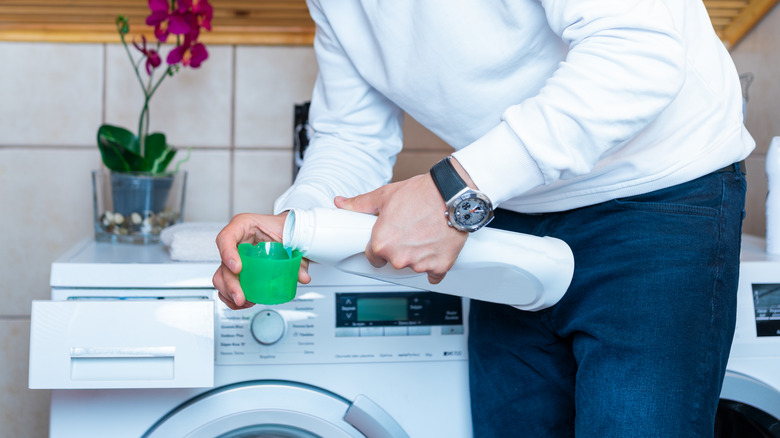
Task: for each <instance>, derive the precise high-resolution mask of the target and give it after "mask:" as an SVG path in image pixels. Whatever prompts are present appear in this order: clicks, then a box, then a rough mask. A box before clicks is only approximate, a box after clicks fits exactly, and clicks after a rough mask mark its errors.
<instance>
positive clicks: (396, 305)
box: [357, 297, 409, 321]
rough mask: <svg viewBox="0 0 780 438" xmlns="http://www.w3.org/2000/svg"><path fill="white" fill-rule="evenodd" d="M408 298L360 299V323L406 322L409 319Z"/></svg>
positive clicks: (358, 313)
mask: <svg viewBox="0 0 780 438" xmlns="http://www.w3.org/2000/svg"><path fill="white" fill-rule="evenodd" d="M408 309H409V306H408V305H407V301H406V298H400V297H395V298H359V299H358V300H357V320H358V321H406V320H407V319H409V312H408Z"/></svg>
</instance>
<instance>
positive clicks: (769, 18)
mask: <svg viewBox="0 0 780 438" xmlns="http://www.w3.org/2000/svg"><path fill="white" fill-rule="evenodd" d="M778 41H780V7H776V8H773V9H772V10H771V11H770V12H769V13H768V14H767V15H766V16H764V18H763V19H762V20H761V22H760V23H759V24H758V26H756V27H755V28H753V30H752V31H751V32H750V33H748V34H747V35H746V36H745V38H744V39H743V40H742V41H740V42H739V43H738V44H737V45H736V46H734V47H733V48H732V50H731V56H732V58H734V63H735V64H736V66H737V70H738V71H739V72H740V73H746V72H751V73H753V75H754V77H755V79H754V80H753V83H752V85H751V86H750V88H749V89H748V96H749V100H748V104H747V118H746V120H745V124H746V126H747V128H748V130H749V131H750V133H751V134H752V135H753V137H754V138H755V139H756V143H757V144H756V152H754V153H761V154H765V153H766V151H767V148H768V147H769V142H770V141H771V140H772V137H774V136H776V135H780V117H778V114H780V87H779V86H778V85H780V83H778V78H780V57H778V56H777V42H778Z"/></svg>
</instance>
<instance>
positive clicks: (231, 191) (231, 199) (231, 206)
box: [228, 45, 238, 217]
mask: <svg viewBox="0 0 780 438" xmlns="http://www.w3.org/2000/svg"><path fill="white" fill-rule="evenodd" d="M231 51H232V56H231V71H230V162H229V166H230V167H229V170H228V172H230V179H229V184H228V214H229V216H230V217H233V216H234V215H235V193H236V177H235V171H236V65H237V61H236V57H237V56H236V55H237V53H238V49H237V46H235V45H233V46H231Z"/></svg>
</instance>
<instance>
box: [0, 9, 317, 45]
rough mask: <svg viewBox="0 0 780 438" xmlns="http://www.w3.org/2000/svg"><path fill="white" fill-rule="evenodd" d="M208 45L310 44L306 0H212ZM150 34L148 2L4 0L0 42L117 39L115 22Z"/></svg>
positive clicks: (311, 31)
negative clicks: (123, 20) (121, 17)
mask: <svg viewBox="0 0 780 438" xmlns="http://www.w3.org/2000/svg"><path fill="white" fill-rule="evenodd" d="M210 3H211V4H212V6H213V7H214V18H213V21H212V31H211V32H204V33H202V34H201V35H202V36H201V38H202V39H203V41H204V42H206V43H210V44H269V45H308V44H311V42H312V40H313V39H314V23H313V22H312V20H311V18H310V16H309V11H308V8H307V7H306V2H305V0H211V2H210ZM120 14H121V15H124V16H126V17H127V18H128V20H129V21H130V30H131V33H133V34H136V35H138V34H140V33H145V34H147V35H148V36H151V35H150V34H151V28H149V26H146V24H145V21H146V17H147V16H148V15H149V7H148V3H147V0H111V1H104V0H103V1H101V0H0V41H2V40H6V41H62V42H105V43H114V42H119V36H118V35H117V33H116V27H115V25H114V21H115V20H116V17H117V16H118V15H120Z"/></svg>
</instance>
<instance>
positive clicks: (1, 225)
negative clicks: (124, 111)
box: [0, 148, 100, 315]
mask: <svg viewBox="0 0 780 438" xmlns="http://www.w3.org/2000/svg"><path fill="white" fill-rule="evenodd" d="M99 157H100V155H99V153H98V151H97V148H94V149H84V150H81V149H79V150H59V149H34V148H29V149H0V199H2V200H3V206H2V211H3V213H2V214H0V230H2V231H0V248H3V250H2V251H0V279H2V281H0V300H2V303H3V304H2V306H1V307H0V315H29V314H30V301H31V300H33V299H40V298H48V297H49V294H50V291H49V271H50V267H51V262H53V261H54V260H55V259H56V258H57V257H59V256H60V254H61V253H62V252H63V251H65V250H66V249H68V248H69V247H71V246H72V245H73V244H75V243H76V242H78V241H80V240H81V239H83V238H85V237H89V236H92V235H93V234H94V228H93V219H92V181H91V171H92V170H93V169H97V168H99V166H100V158H99Z"/></svg>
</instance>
